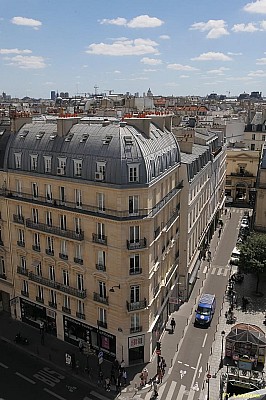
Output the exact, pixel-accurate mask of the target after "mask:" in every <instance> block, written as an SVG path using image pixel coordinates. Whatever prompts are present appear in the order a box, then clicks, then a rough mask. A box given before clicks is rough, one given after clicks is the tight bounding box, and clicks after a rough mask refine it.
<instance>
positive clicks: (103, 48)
mask: <svg viewBox="0 0 266 400" xmlns="http://www.w3.org/2000/svg"><path fill="white" fill-rule="evenodd" d="M156 46H158V43H156V42H154V41H153V40H150V39H141V38H139V39H135V40H116V41H114V43H112V44H107V43H92V44H90V45H89V48H88V50H86V53H88V54H97V55H107V56H141V55H144V54H158V49H157V48H156Z"/></svg>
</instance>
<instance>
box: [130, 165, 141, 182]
mask: <svg viewBox="0 0 266 400" xmlns="http://www.w3.org/2000/svg"><path fill="white" fill-rule="evenodd" d="M139 165H140V164H139V163H134V164H128V182H129V183H134V182H139Z"/></svg>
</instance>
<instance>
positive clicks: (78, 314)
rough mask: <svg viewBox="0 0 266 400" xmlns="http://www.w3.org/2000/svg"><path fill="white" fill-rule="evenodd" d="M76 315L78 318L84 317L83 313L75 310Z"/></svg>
mask: <svg viewBox="0 0 266 400" xmlns="http://www.w3.org/2000/svg"><path fill="white" fill-rule="evenodd" d="M76 317H77V318H79V319H85V314H83V313H80V312H76Z"/></svg>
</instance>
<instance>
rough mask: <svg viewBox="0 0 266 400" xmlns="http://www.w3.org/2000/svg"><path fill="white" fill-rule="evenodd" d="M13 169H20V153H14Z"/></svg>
mask: <svg viewBox="0 0 266 400" xmlns="http://www.w3.org/2000/svg"><path fill="white" fill-rule="evenodd" d="M14 155H15V168H16V169H21V153H15V154H14Z"/></svg>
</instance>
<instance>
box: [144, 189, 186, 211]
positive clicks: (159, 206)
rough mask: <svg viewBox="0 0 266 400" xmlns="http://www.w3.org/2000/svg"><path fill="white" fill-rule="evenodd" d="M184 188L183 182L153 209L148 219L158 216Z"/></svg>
mask: <svg viewBox="0 0 266 400" xmlns="http://www.w3.org/2000/svg"><path fill="white" fill-rule="evenodd" d="M183 186H184V185H183V181H181V182H180V183H178V184H177V185H176V187H174V188H173V189H172V190H171V191H170V192H169V193H167V195H166V196H165V197H164V198H163V199H162V200H161V201H159V203H157V204H156V205H155V206H154V207H153V209H152V210H151V212H150V213H149V215H148V217H150V218H152V217H154V215H155V214H157V213H158V212H159V211H160V210H161V209H162V208H163V207H164V206H165V205H166V204H167V203H168V202H169V201H170V200H171V199H172V198H173V197H174V196H175V195H176V193H178V192H179V191H180V190H181V189H182V188H183Z"/></svg>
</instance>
